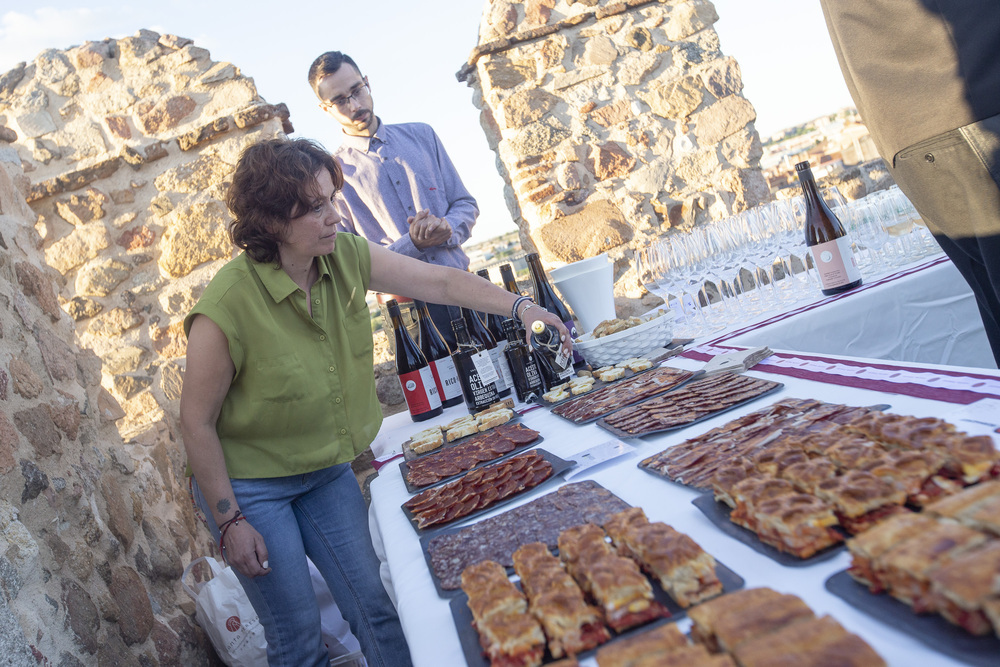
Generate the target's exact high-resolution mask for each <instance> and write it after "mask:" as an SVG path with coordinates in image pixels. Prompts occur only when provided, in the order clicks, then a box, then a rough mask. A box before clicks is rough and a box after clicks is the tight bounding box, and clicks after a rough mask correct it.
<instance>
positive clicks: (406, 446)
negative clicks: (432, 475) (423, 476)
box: [401, 410, 521, 461]
mask: <svg viewBox="0 0 1000 667" xmlns="http://www.w3.org/2000/svg"><path fill="white" fill-rule="evenodd" d="M512 412H513V413H514V416H513V417H511V418H510V419H508V420H507V421H505V422H504V423H503V424H499V425H498V426H504V425H505V424H514V423H517V422H518V421H520V420H521V413H519V412H517V411H516V410H512ZM470 414H471V413H470ZM495 428H497V427H496V426H494V427H492V428H488V429H486V430H485V431H479V432H478V433H472V434H470V435H463V436H462V437H461V438H458V439H457V440H452V441H451V442H445V443H443V444H442V445H441V446H440V447H438V448H437V449H432V450H430V451H429V452H424V453H423V454H417V453H416V452H415V451H413V450H412V449H410V445H411V444H412V443H413V441H412V440H411V439H407V440H406V441H405V442H403V444H402V445H401V448H402V450H403V459H404V460H406V461H413V460H415V459H421V458H423V457H425V456H431V455H432V454H437V453H438V452H441V451H444V450H446V449H448V448H449V447H454V446H455V445H461V444H462V443H463V442H466V441H468V440H471V439H472V438H475V437H476V436H477V435H481V434H486V433H489V432H491V431H493V430H494V429H495Z"/></svg>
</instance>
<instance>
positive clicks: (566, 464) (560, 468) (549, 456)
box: [400, 449, 576, 535]
mask: <svg viewBox="0 0 1000 667" xmlns="http://www.w3.org/2000/svg"><path fill="white" fill-rule="evenodd" d="M529 451H536V452H538V453H539V454H540V455H541V456H542V458H543V459H545V460H546V461H548V462H549V463H551V464H552V474H551V475H549V477H548V479H546V480H545V481H543V482H542V483H541V484H538V485H536V486H533V487H531V488H530V489H522V490H521V491H518V492H517V493H515V494H513V495H510V496H507V497H506V498H504V499H502V500H499V501H497V502H495V503H493V504H492V505H490V506H489V507H483V508H480V509H477V510H475V511H474V512H472V513H471V514H466V515H465V516H462V517H459V518H458V519H454V520H453V521H449V522H448V523H445V524H436V525H434V526H432V527H431V528H427V529H421V528H417V520H416V518H415V517H414V515H413V512H411V511H410V510H408V509H407V508H406V507H402V506H401V507H400V509H402V510H403V514H405V515H406V518H407V519H409V521H410V525H411V526H413V530H415V531H417V535H434V534H437V533H438V532H440V530H441V529H443V528H445V527H446V526H448V525H453V522H455V521H457V522H465V521H468V520H469V519H474V518H476V517H478V516H481V515H483V514H486V513H487V512H492V511H493V510H495V509H496V508H498V507H503V506H504V505H507V504H509V503H511V502H514V501H516V500H520V498H521V496H523V495H524V494H525V493H530V492H532V491H534V490H535V489H540V488H542V487H544V486H547V485H549V484H551V483H552V482H553V481H554V480H555V479H556V478H557V477H559V475H561V474H562V473H564V472H566V471H567V470H569V469H570V468H572V467H573V466H575V465H576V461H566V460H565V459H561V458H559V457H558V456H556V455H555V454H553V453H552V452H549V451H547V450H545V449H536V450H522V451H520V452H518V453H519V454H527V453H528V452H529ZM504 462H505V460H504V459H501V460H499V461H491V462H490V463H489V465H498V464H502V463H504ZM483 467H486V466H483ZM468 472H469V471H466V473H465V474H467V473H468ZM459 477H461V475H459ZM428 488H433V487H428ZM424 490H425V491H426V489H424Z"/></svg>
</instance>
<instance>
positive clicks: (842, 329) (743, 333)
mask: <svg viewBox="0 0 1000 667" xmlns="http://www.w3.org/2000/svg"><path fill="white" fill-rule="evenodd" d="M709 339H711V340H713V341H714V342H715V343H717V344H725V345H731V346H742V347H755V346H762V345H766V346H768V347H770V348H771V349H772V350H777V349H783V350H797V351H800V352H813V353H818V354H847V355H852V356H858V357H866V358H871V359H893V360H896V361H914V362H919V363H931V364H949V365H954V366H969V367H975V368H996V363H995V361H994V359H993V355H992V353H991V352H990V347H989V341H988V340H987V338H986V332H985V330H984V329H983V324H982V320H981V319H980V317H979V310H978V308H977V306H976V299H975V296H974V295H973V293H972V290H971V289H970V288H969V286H968V284H967V283H966V282H965V280H964V279H963V278H962V276H961V274H960V273H959V272H958V269H956V268H955V265H954V264H952V262H951V260H949V259H948V258H947V257H946V256H945V255H935V256H933V257H930V258H926V259H923V260H920V261H918V262H914V263H912V264H909V265H907V266H905V267H902V268H901V269H898V270H894V271H891V272H888V273H885V274H884V275H881V276H877V277H875V278H872V279H866V281H865V284H864V285H862V286H861V287H860V288H858V289H854V290H851V291H850V292H846V293H844V294H840V295H837V296H834V297H829V298H824V297H822V295H821V294H820V293H819V291H818V289H817V291H816V293H815V294H814V295H812V296H808V297H806V298H805V299H803V300H802V301H800V302H798V303H796V304H793V305H791V306H789V307H787V308H786V309H785V310H783V311H782V312H780V313H777V314H773V313H772V314H767V315H765V316H763V317H759V318H756V319H755V320H753V321H751V322H749V323H743V324H740V325H738V326H735V327H730V328H728V329H726V330H724V331H721V332H718V333H716V334H713V335H711V336H709Z"/></svg>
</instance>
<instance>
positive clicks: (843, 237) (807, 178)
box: [795, 162, 861, 296]
mask: <svg viewBox="0 0 1000 667" xmlns="http://www.w3.org/2000/svg"><path fill="white" fill-rule="evenodd" d="M795 172H796V173H797V174H798V177H799V183H800V184H801V185H802V195H803V197H804V199H805V204H806V228H805V234H806V245H807V246H808V247H809V249H810V250H811V251H812V256H813V263H814V264H815V265H816V270H817V271H818V272H819V277H820V283H821V284H822V287H823V294H824V295H826V296H830V295H832V294H840V293H841V292H846V291H847V290H852V289H854V288H855V287H860V286H861V270H860V269H859V268H858V262H857V260H856V259H855V257H854V252H853V251H852V250H851V241H850V239H849V238H848V237H847V233H846V232H845V231H844V226H843V225H842V224H840V220H838V219H837V216H835V215H834V214H833V211H831V210H830V207H829V206H828V205H827V203H826V202H825V201H823V198H822V197H821V196H820V194H819V191H818V190H817V189H816V179H815V178H814V177H813V173H812V169H810V168H809V163H808V162H799V163H798V164H796V165H795Z"/></svg>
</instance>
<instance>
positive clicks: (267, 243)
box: [226, 139, 344, 264]
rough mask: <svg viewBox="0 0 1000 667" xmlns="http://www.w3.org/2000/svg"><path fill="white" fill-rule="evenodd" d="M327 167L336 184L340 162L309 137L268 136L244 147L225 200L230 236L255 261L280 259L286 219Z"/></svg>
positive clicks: (306, 203)
mask: <svg viewBox="0 0 1000 667" xmlns="http://www.w3.org/2000/svg"><path fill="white" fill-rule="evenodd" d="M321 169H326V170H327V171H328V172H330V178H331V179H332V180H333V185H334V187H335V188H337V189H338V190H339V189H340V188H341V187H343V185H344V177H343V175H342V174H341V171H340V165H339V164H337V161H336V160H334V159H333V157H332V156H331V155H330V154H329V153H327V152H326V150H325V149H324V148H323V147H322V146H321V145H320V144H319V143H317V142H315V141H313V140H311V139H268V140H266V141H262V142H260V143H257V144H253V145H252V146H249V147H248V148H246V150H244V151H243V154H242V155H240V161H239V162H238V163H237V165H236V171H235V172H234V173H233V184H232V185H231V186H230V187H229V194H228V195H227V197H226V205H227V206H229V210H230V211H232V213H233V216H234V217H235V220H233V221H232V222H231V223H229V238H230V239H231V240H232V242H233V243H234V244H235V245H236V246H238V247H240V248H243V250H245V251H246V252H247V254H248V255H250V257H251V258H252V259H254V260H255V261H258V262H275V263H277V264H280V261H281V260H280V256H279V254H278V247H279V246H280V245H281V243H282V241H283V240H284V235H285V228H286V226H287V225H288V222H289V221H290V220H291V219H293V218H297V217H298V216H300V215H302V214H303V213H305V211H307V210H308V209H309V208H310V207H311V206H312V205H313V202H314V201H315V199H316V193H317V189H318V188H317V184H316V174H317V173H318V172H319V171H320V170H321Z"/></svg>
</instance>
